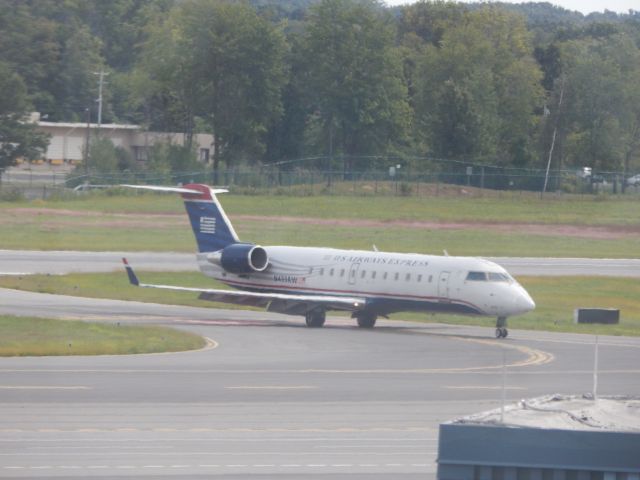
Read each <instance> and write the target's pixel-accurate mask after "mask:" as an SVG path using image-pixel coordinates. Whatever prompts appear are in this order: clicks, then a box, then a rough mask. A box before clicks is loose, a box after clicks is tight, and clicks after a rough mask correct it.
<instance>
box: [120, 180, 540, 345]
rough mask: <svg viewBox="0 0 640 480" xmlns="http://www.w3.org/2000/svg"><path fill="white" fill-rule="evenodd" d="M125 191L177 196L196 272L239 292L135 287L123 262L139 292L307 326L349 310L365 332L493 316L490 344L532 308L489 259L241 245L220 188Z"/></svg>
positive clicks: (523, 292)
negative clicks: (403, 322)
mask: <svg viewBox="0 0 640 480" xmlns="http://www.w3.org/2000/svg"><path fill="white" fill-rule="evenodd" d="M126 186H127V187H131V188H140V189H147V190H155V191H165V192H176V193H180V194H181V195H182V198H183V199H184V204H185V208H186V210H187V214H188V215H189V220H190V221H191V227H192V228H193V233H194V234H195V237H196V242H197V244H198V254H197V260H198V265H199V267H200V271H201V272H202V273H203V274H205V275H206V276H209V277H212V278H215V279H216V280H218V281H220V282H222V283H225V284H227V285H229V286H232V287H235V288H236V289H237V290H219V289H198V288H187V287H177V286H170V285H150V284H144V283H140V282H139V281H138V278H137V277H136V275H135V273H134V272H133V269H132V268H131V266H129V265H128V263H127V261H126V259H123V261H124V263H125V267H126V270H127V274H128V276H129V281H130V282H131V283H132V284H133V285H136V286H140V287H147V288H162V289H170V290H181V291H188V292H196V293H199V294H200V298H202V299H205V300H211V301H216V302H226V303H235V304H241V305H251V306H260V307H266V308H267V310H268V311H270V312H278V313H285V314H291V315H304V317H305V319H306V324H307V326H309V327H322V326H323V325H324V323H325V317H326V312H327V311H328V310H342V311H348V312H351V317H352V318H355V319H356V320H357V323H358V326H360V327H362V328H372V327H373V326H374V325H375V323H376V319H377V317H379V316H385V317H386V316H387V315H389V314H391V313H394V312H400V311H421V312H432V313H453V314H462V315H482V316H492V317H497V323H496V337H497V338H504V337H506V336H507V334H508V331H507V328H506V324H507V317H510V316H513V315H520V314H523V313H526V312H529V311H531V310H533V309H534V308H535V303H534V302H533V300H532V299H531V297H530V296H529V294H528V293H527V291H526V290H525V289H524V288H522V286H520V284H518V282H516V280H514V279H513V277H511V275H509V274H508V273H507V271H506V270H505V269H504V268H502V267H501V266H499V265H497V264H495V263H493V262H490V261H488V260H484V259H480V258H470V257H453V256H436V255H420V254H413V253H411V254H409V253H386V252H378V251H362V250H338V249H334V248H315V247H286V246H273V247H262V246H260V245H254V244H252V243H245V242H241V241H240V239H239V238H238V235H237V234H236V232H235V230H234V229H233V226H232V225H231V222H230V221H229V219H228V218H227V215H226V214H225V212H224V210H223V209H222V206H221V205H220V202H219V201H218V199H217V197H216V194H218V193H223V192H226V191H227V190H224V189H214V188H211V187H209V186H207V185H201V184H189V185H185V186H184V187H156V186H137V185H126Z"/></svg>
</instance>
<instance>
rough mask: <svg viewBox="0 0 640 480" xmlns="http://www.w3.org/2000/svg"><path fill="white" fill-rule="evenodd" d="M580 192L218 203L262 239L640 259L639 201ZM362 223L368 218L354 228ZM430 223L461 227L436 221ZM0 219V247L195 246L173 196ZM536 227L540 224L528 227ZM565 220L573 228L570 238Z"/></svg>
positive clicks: (38, 209)
mask: <svg viewBox="0 0 640 480" xmlns="http://www.w3.org/2000/svg"><path fill="white" fill-rule="evenodd" d="M505 195H507V194H505ZM586 198H587V199H583V200H580V199H579V198H576V197H573V198H566V199H564V200H562V201H560V200H556V199H545V200H540V199H539V198H538V197H531V196H523V197H518V196H511V197H506V196H505V197H503V198H494V197H492V198H459V197H428V198H427V197H425V198H415V197H409V198H404V197H353V196H351V197H346V196H345V197H336V196H322V197H284V196H264V195H263V196H238V195H226V196H224V197H222V201H223V205H224V206H225V209H226V210H227V213H228V214H229V217H230V218H231V220H232V222H233V223H234V226H235V227H236V230H237V231H238V234H239V235H240V237H241V238H242V239H244V240H248V241H252V242H255V243H261V244H265V245H273V244H276V245H277V244H281V245H303V246H332V247H337V248H354V249H370V248H371V246H372V244H375V245H376V246H377V247H378V248H379V249H381V250H391V251H400V252H418V253H436V254H439V253H441V252H442V250H444V249H446V250H447V251H449V252H450V253H451V254H455V255H479V256H565V257H566V256H568V257H611V258H616V257H617V258H623V257H640V234H636V233H635V230H638V233H640V220H639V218H638V215H637V208H638V200H637V199H628V198H623V199H617V198H616V199H607V197H602V198H603V199H604V200H602V199H600V200H594V199H592V198H591V197H586ZM595 198H596V199H597V198H601V197H595ZM248 216H251V218H248ZM277 216H287V217H292V220H290V221H279V220H278V219H276V218H275V217H277ZM234 217H235V218H234ZM264 217H268V218H264ZM296 219H298V220H296ZM313 219H319V221H318V222H316V223H313ZM331 219H335V222H332V221H331ZM320 220H322V221H320ZM363 221H370V222H369V223H365V224H357V225H355V226H354V225H353V222H363ZM371 222H373V223H371ZM398 222H400V223H398ZM411 222H434V223H432V224H429V225H427V226H425V225H421V224H416V225H412V224H411ZM438 222H449V223H451V222H460V223H461V225H460V226H458V227H455V228H439V226H438ZM465 223H469V224H468V225H464V224H465ZM496 223H498V224H499V227H500V228H498V227H497V226H496ZM0 224H2V225H3V227H4V229H3V232H2V238H1V240H0V248H11V249H38V250H60V249H61V250H111V251H113V250H128V251H131V250H147V251H166V250H169V251H183V252H190V251H194V249H195V245H194V240H193V236H192V233H191V230H190V227H189V224H188V220H187V218H186V216H185V215H184V213H183V207H182V202H181V201H180V199H179V198H176V197H175V196H173V195H154V194H142V195H141V194H135V195H123V196H108V195H105V194H102V195H95V196H79V197H78V198H75V199H73V200H60V201H55V200H52V201H47V202H42V201H33V202H12V203H7V202H5V203H2V204H0ZM525 224H526V225H529V226H530V227H531V226H533V230H532V229H531V228H529V229H526V228H524V227H523V225H525ZM536 225H540V226H543V227H544V228H543V229H542V230H540V231H536V229H535V226H536ZM567 226H570V227H571V228H572V229H573V233H571V234H570V235H569V234H567V232H566V230H567ZM589 228H597V229H598V231H597V232H595V233H593V232H588V231H587V230H588V229H589ZM581 229H584V230H585V232H584V235H582V233H581Z"/></svg>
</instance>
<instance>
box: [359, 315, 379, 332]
mask: <svg viewBox="0 0 640 480" xmlns="http://www.w3.org/2000/svg"><path fill="white" fill-rule="evenodd" d="M355 317H356V319H357V320H358V326H359V327H360V328H373V327H374V326H375V324H376V320H377V319H378V317H377V316H376V315H375V314H374V313H371V312H358V314H357V315H355Z"/></svg>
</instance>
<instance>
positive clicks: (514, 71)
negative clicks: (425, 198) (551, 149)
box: [416, 7, 544, 166]
mask: <svg viewBox="0 0 640 480" xmlns="http://www.w3.org/2000/svg"><path fill="white" fill-rule="evenodd" d="M532 50H533V48H532V46H531V42H530V37H529V34H528V32H527V30H526V26H525V24H524V21H523V19H522V18H521V17H520V16H518V15H513V14H509V13H506V12H504V11H501V10H499V9H497V8H495V7H483V8H481V9H479V10H476V11H474V12H470V13H468V14H467V15H466V17H465V20H464V21H463V22H461V23H459V24H456V25H455V26H454V27H452V28H450V29H448V30H446V31H445V32H444V34H443V36H442V39H441V41H440V43H439V45H438V46H433V45H427V46H426V47H425V48H424V53H423V54H422V56H421V58H420V60H419V62H420V69H419V72H420V75H419V76H418V79H419V82H418V87H417V100H416V115H417V122H418V123H419V125H421V126H422V127H423V130H424V135H425V137H426V143H427V144H428V145H430V146H431V149H432V153H434V154H435V155H438V156H443V157H454V158H468V157H475V158H476V159H480V158H482V157H491V158H492V159H494V160H493V161H495V162H497V163H498V164H500V165H519V166H523V165H526V164H528V163H530V162H531V161H532V160H533V159H534V158H535V155H534V153H535V144H534V143H533V142H532V140H531V139H532V138H533V134H534V133H535V131H536V127H537V120H538V119H537V117H536V109H539V108H540V107H541V106H542V103H543V98H544V95H543V93H544V92H543V89H542V88H541V85H540V81H541V79H542V73H541V71H540V68H539V66H538V64H537V63H536V61H535V60H534V58H533V55H532Z"/></svg>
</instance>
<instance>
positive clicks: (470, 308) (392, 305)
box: [219, 279, 487, 316]
mask: <svg viewBox="0 0 640 480" xmlns="http://www.w3.org/2000/svg"><path fill="white" fill-rule="evenodd" d="M219 280H220V281H221V282H223V283H226V284H227V285H230V286H232V287H234V288H238V289H240V290H246V291H248V292H256V293H285V294H289V295H309V296H313V295H317V296H319V297H321V296H323V295H321V294H316V293H313V292H306V291H299V290H289V289H282V290H281V289H273V288H259V287H251V288H248V287H244V286H243V287H242V288H240V287H239V286H238V285H234V284H233V283H232V282H228V281H226V280H224V279H219ZM326 294H327V295H331V296H334V297H341V296H350V295H355V296H360V295H361V294H360V293H359V292H353V293H352V294H345V293H339V292H327V293H326ZM364 298H366V304H365V308H364V310H366V311H369V312H373V313H375V314H376V315H388V314H391V313H396V312H433V313H450V314H457V315H483V316H486V315H487V314H486V313H485V312H483V311H482V310H480V309H479V308H477V307H476V306H475V305H473V304H464V303H456V302H455V300H454V301H438V300H437V299H434V300H407V299H403V298H384V297H375V296H373V297H372V296H369V295H367V296H365V297H364Z"/></svg>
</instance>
